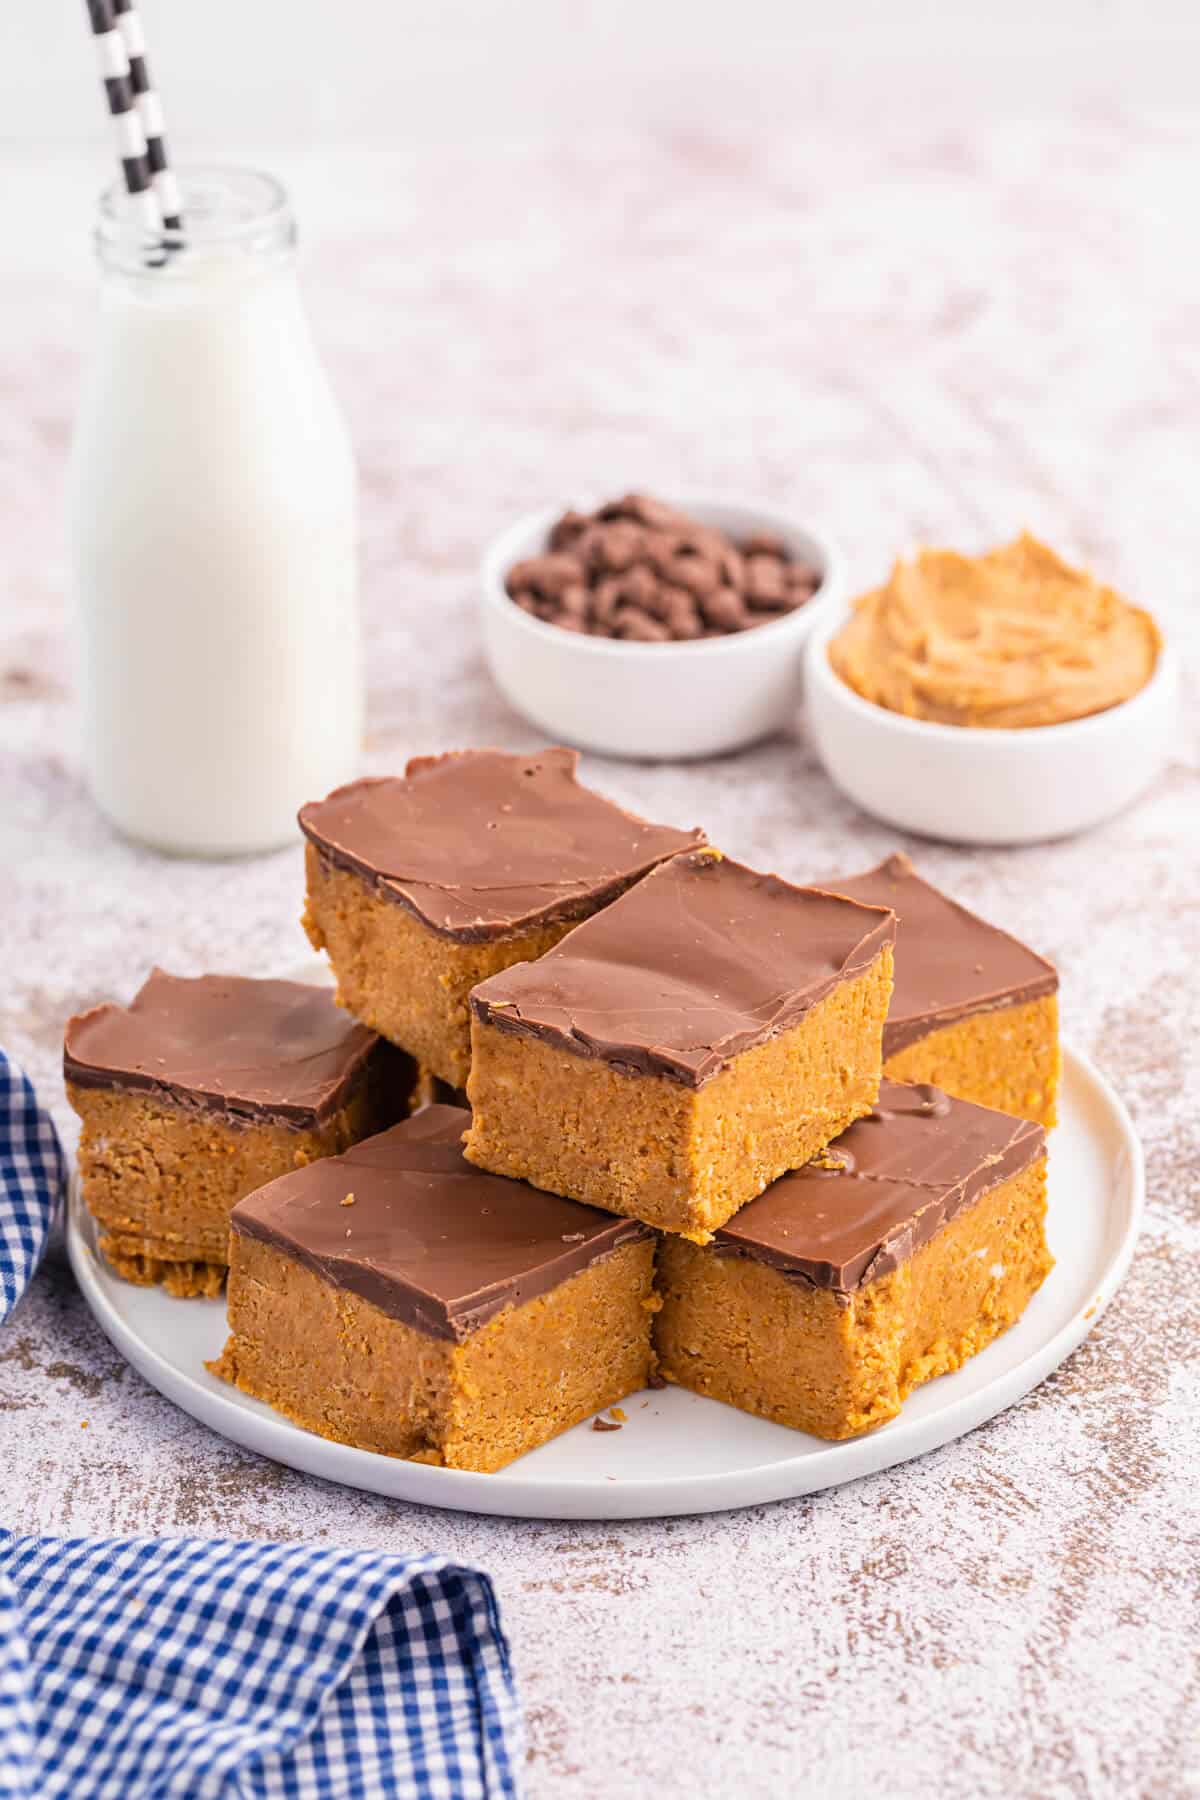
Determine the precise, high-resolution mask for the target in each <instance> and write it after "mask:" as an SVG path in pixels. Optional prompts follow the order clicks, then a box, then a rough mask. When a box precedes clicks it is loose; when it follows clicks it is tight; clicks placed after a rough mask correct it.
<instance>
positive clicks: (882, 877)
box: [824, 855, 1058, 1057]
mask: <svg viewBox="0 0 1200 1800" xmlns="http://www.w3.org/2000/svg"><path fill="white" fill-rule="evenodd" d="M824 886H826V887H828V888H829V889H830V890H831V891H832V892H834V893H838V894H848V895H849V896H850V898H851V899H852V900H865V901H866V902H867V903H868V904H869V905H871V906H890V907H892V908H893V909H894V911H895V913H896V918H897V931H896V985H895V987H894V988H893V990H892V1004H891V1009H890V1011H889V1012H888V1019H887V1024H886V1025H885V1026H884V1028H883V1054H884V1056H885V1057H888V1056H894V1055H895V1053H896V1052H897V1051H898V1050H904V1049H906V1048H907V1047H908V1045H909V1044H915V1043H916V1042H917V1041H918V1039H920V1038H923V1037H926V1036H928V1034H929V1033H930V1032H931V1031H937V1030H939V1029H940V1028H941V1026H943V1025H955V1024H957V1023H958V1021H959V1020H960V1019H968V1018H970V1017H971V1015H972V1014H973V1013H981V1012H994V1011H996V1010H997V1009H998V1008H1000V1007H1002V1006H1020V1005H1021V1004H1022V1003H1023V1002H1025V1001H1027V1000H1039V999H1041V998H1043V997H1044V996H1045V995H1046V994H1053V993H1055V992H1056V991H1057V988H1058V975H1057V973H1056V972H1055V969H1054V967H1053V965H1052V964H1051V963H1048V962H1047V961H1046V959H1045V957H1044V956H1038V954H1037V953H1036V951H1033V950H1029V949H1027V948H1026V946H1025V945H1024V944H1022V943H1020V942H1019V941H1018V940H1017V939H1016V938H1014V937H1010V936H1009V935H1008V933H1007V932H1006V931H1001V930H999V928H998V927H997V926H995V925H988V924H987V923H986V922H985V921H984V920H983V919H980V918H977V917H976V915H975V914H974V913H972V912H968V911H967V909H966V907H965V906H960V905H959V904H958V902H957V901H956V900H951V898H950V896H949V895H948V894H943V893H941V892H940V890H939V889H937V888H935V887H931V886H930V884H929V882H927V881H923V880H922V879H921V877H920V876H919V875H918V874H917V872H916V870H915V869H914V868H913V866H912V864H911V863H910V862H909V860H908V858H907V856H901V855H895V856H889V857H887V858H886V859H885V860H884V861H883V862H881V863H880V865H879V867H878V868H877V869H869V870H868V871H867V872H866V874H865V875H854V876H850V877H846V878H843V877H839V878H838V879H836V880H832V881H828V882H825V883H824Z"/></svg>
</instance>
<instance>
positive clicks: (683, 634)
mask: <svg viewBox="0 0 1200 1800" xmlns="http://www.w3.org/2000/svg"><path fill="white" fill-rule="evenodd" d="M659 594H660V597H661V599H662V602H663V611H662V613H661V615H660V616H661V617H662V618H663V619H665V620H666V623H667V624H668V626H669V627H670V630H671V636H672V637H676V638H694V637H699V636H700V633H701V631H702V630H703V621H702V620H701V617H700V609H699V607H698V606H697V605H696V602H695V600H694V599H693V598H692V596H691V594H689V593H688V591H687V589H686V588H679V587H666V586H663V587H662V588H660V589H659Z"/></svg>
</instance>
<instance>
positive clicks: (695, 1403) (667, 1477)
mask: <svg viewBox="0 0 1200 1800" xmlns="http://www.w3.org/2000/svg"><path fill="white" fill-rule="evenodd" d="M1060 1116H1061V1123H1060V1124H1059V1126H1058V1127H1057V1129H1056V1130H1055V1131H1054V1132H1053V1134H1052V1136H1051V1150H1050V1208H1049V1219H1048V1224H1047V1233H1048V1236H1049V1240H1050V1248H1051V1250H1052V1252H1053V1253H1054V1255H1055V1257H1056V1258H1057V1259H1058V1260H1057V1263H1056V1265H1055V1268H1054V1270H1053V1272H1052V1273H1051V1275H1050V1277H1049V1278H1048V1280H1047V1281H1046V1282H1045V1284H1044V1286H1043V1287H1042V1289H1041V1291H1040V1292H1039V1293H1038V1294H1036V1295H1035V1297H1034V1299H1033V1301H1032V1302H1031V1304H1030V1305H1029V1307H1028V1309H1027V1310H1026V1312H1025V1315H1024V1317H1023V1318H1022V1319H1020V1320H1019V1321H1018V1323H1017V1324H1016V1325H1014V1326H1013V1327H1012V1329H1011V1330H1010V1331H1007V1332H1005V1334H1004V1336H1003V1337H1001V1338H998V1339H997V1340H996V1342H995V1343H993V1344H991V1345H989V1347H988V1348H987V1349H986V1350H984V1351H983V1352H982V1353H981V1354H980V1355H979V1356H976V1357H974V1358H973V1359H972V1360H971V1361H970V1362H969V1363H967V1364H966V1365H965V1366H964V1367H963V1368H961V1369H958V1370H956V1371H955V1373H954V1374H953V1375H943V1376H942V1377H941V1378H940V1379H939V1380H937V1381H931V1382H928V1383H927V1384H926V1385H925V1386H924V1387H922V1388H918V1389H917V1391H916V1393H915V1394H913V1395H912V1397H911V1398H910V1399H909V1400H908V1401H907V1402H906V1403H905V1407H904V1411H903V1412H902V1413H901V1415H900V1417H899V1418H897V1419H893V1420H892V1421H891V1423H890V1424H887V1425H883V1426H881V1427H880V1428H879V1429H878V1430H877V1431H873V1432H871V1433H869V1434H868V1435H867V1436H866V1437H861V1438H855V1439H853V1440H852V1441H851V1442H849V1443H843V1444H827V1443H823V1442H822V1441H821V1440H820V1439H819V1438H814V1437H808V1436H806V1435H805V1434H804V1433H803V1432H797V1431H789V1430H788V1429H787V1427H786V1426H783V1425H772V1424H770V1423H768V1422H767V1421H766V1420H765V1419H755V1418H752V1417H751V1416H750V1415H749V1414H748V1413H741V1412H737V1411H736V1410H735V1409H734V1408H733V1407H729V1406H724V1405H722V1404H721V1403H720V1402H719V1401H716V1400H704V1399H701V1398H700V1397H699V1396H698V1395H695V1394H688V1393H685V1392H684V1391H683V1389H681V1388H671V1387H669V1388H664V1389H661V1390H655V1391H650V1390H648V1391H647V1392H645V1393H642V1394H634V1395H633V1396H632V1398H630V1399H628V1400H626V1401H624V1403H623V1404H624V1410H625V1412H626V1414H627V1415H628V1423H627V1424H626V1425H625V1426H624V1428H623V1429H622V1430H621V1431H606V1432H594V1431H592V1430H591V1428H590V1425H589V1424H587V1423H585V1424H583V1425H577V1426H576V1427H575V1428H574V1430H572V1431H568V1432H566V1433H564V1435H563V1436H562V1437H559V1438H555V1439H554V1441H553V1442H552V1443H549V1444H543V1445H542V1447H541V1448H540V1449H538V1450H534V1451H531V1452H530V1454H529V1455H528V1456H523V1457H521V1458H520V1460H519V1461H517V1462H515V1463H513V1464H511V1465H510V1466H509V1467H508V1468H507V1469H503V1470H501V1471H500V1473H499V1474H496V1475H476V1474H472V1473H470V1472H469V1471H466V1470H461V1469H437V1468H430V1467H429V1466H427V1465H426V1464H424V1463H413V1462H403V1461H401V1460H400V1459H399V1458H396V1457H390V1456H379V1455H377V1454H376V1453H375V1452H373V1451H369V1450H354V1449H352V1448H350V1446H349V1445H346V1444H333V1443H330V1442H329V1441H328V1440H327V1439H325V1438H321V1437H315V1436H314V1435H313V1434H312V1433H311V1432H307V1431H304V1430H302V1429H301V1427H300V1426H298V1425H293V1424H291V1423H290V1422H289V1421H288V1420H287V1419H284V1418H281V1417H280V1416H279V1415H278V1414H277V1413H274V1412H272V1411H271V1410H270V1408H269V1407H266V1406H263V1405H262V1404H261V1403H260V1402H259V1401H257V1400H251V1399H250V1398H249V1397H248V1396H247V1395H245V1394H242V1393H239V1392H238V1391H237V1390H236V1389H235V1388H231V1387H228V1386H227V1385H226V1384H225V1383H224V1382H221V1381H217V1380H216V1379H215V1378H214V1377H213V1376H211V1375H210V1374H208V1372H207V1370H206V1369H205V1367H204V1364H205V1361H206V1360H207V1359H209V1358H211V1357H215V1356H216V1355H217V1354H218V1353H219V1352H220V1350H221V1348H222V1346H223V1344H224V1342H225V1303H224V1301H223V1300H172V1299H171V1298H170V1297H169V1296H168V1295H167V1294H164V1293H163V1292H162V1291H161V1290H160V1289H157V1288H140V1287H131V1286H130V1285H129V1284H128V1283H127V1282H123V1281H119V1280H118V1279H117V1277H116V1276H115V1275H114V1274H113V1273H112V1271H111V1270H110V1269H109V1268H108V1266H107V1264H106V1263H105V1262H104V1261H103V1259H102V1258H101V1257H100V1255H99V1254H98V1252H97V1249H96V1244H95V1237H94V1233H93V1227H92V1222H91V1219H90V1218H89V1216H88V1214H87V1212H86V1211H85V1209H84V1208H83V1206H82V1205H81V1204H80V1202H79V1199H78V1196H77V1194H74V1193H73V1194H72V1200H71V1211H70V1218H69V1222H68V1231H67V1241H68V1247H69V1250H70V1256H71V1265H72V1267H73V1268H74V1270H75V1274H76V1276H77V1278H78V1281H79V1285H80V1287H81V1288H82V1289H83V1292H84V1296H85V1298H86V1300H87V1302H88V1305H89V1306H90V1307H91V1309H92V1311H93V1313H94V1314H95V1315H96V1318H97V1319H98V1320H99V1322H100V1325H101V1326H102V1328H103V1329H104V1331H105V1332H106V1333H107V1335H108V1336H109V1337H110V1338H111V1339H112V1342H113V1343H114V1344H115V1345H116V1347H117V1349H118V1350H120V1351H121V1352H122V1354H123V1355H124V1356H126V1357H127V1358H128V1359H129V1361H130V1362H131V1363H132V1364H133V1366H134V1368H135V1369H137V1370H138V1371H139V1373H140V1374H142V1375H144V1376H145V1378H146V1380H147V1381H149V1382H150V1383H151V1384H152V1386H154V1387H156V1388H157V1389H158V1390H159V1392H160V1393H162V1394H165V1395H166V1396H167V1398H168V1399H169V1400H173V1401H175V1403H176V1405H178V1406H182V1407H183V1408H184V1410H185V1411H186V1412H189V1413H191V1414H192V1416H193V1417H194V1418H197V1419H199V1420H201V1421H202V1422H203V1423H204V1424H205V1425H210V1426H211V1427H212V1429H213V1430H214V1431H219V1432H220V1433H221V1434H222V1435H223V1436H224V1437H227V1438H231V1439H232V1440H233V1442H234V1443H235V1444H242V1445H244V1446H245V1447H246V1448H247V1449H250V1450H257V1451H259V1452H260V1453H261V1454H262V1455H263V1456H269V1457H272V1458H274V1460H275V1461H276V1462H281V1463H287V1464H288V1465H289V1466H290V1467H292V1468H294V1469H304V1470H306V1471H307V1472H308V1473H309V1474H312V1475H320V1476H323V1477H324V1478H325V1479H326V1480H328V1481H341V1482H345V1483H346V1484H347V1485H348V1486H350V1487H357V1488H366V1489H367V1490H368V1491H369V1492H371V1493H376V1494H387V1495H391V1496H393V1497H394V1498H396V1499H400V1500H411V1501H416V1502H418V1503H420V1504H421V1505H423V1506H447V1507H451V1508H453V1509H454V1510H455V1511H457V1512H479V1513H500V1514H505V1515H507V1516H510V1517H515V1518H527V1519H641V1518H655V1517H662V1516H664V1515H666V1514H671V1513H694V1512H720V1511H722V1510H724V1509H725V1508H727V1507H735V1506H753V1505H757V1504H758V1503H759V1502H761V1501H766V1500H782V1499H786V1498H788V1497H789V1496H791V1495H793V1494H807V1493H811V1492H813V1491H814V1490H815V1489H818V1488H827V1487H835V1486H837V1485H839V1484H840V1483H841V1482H843V1481H853V1480H854V1479H855V1478H856V1477H857V1476H859V1475H870V1474H873V1473H874V1472H875V1471H876V1470H877V1469H886V1468H889V1467H890V1466H891V1465H892V1464H893V1463H899V1462H904V1461H906V1460H907V1458H909V1457H910V1456H920V1455H923V1454H924V1452H925V1451H927V1450H934V1449H936V1448H937V1447H938V1446H939V1445H941V1444H946V1443H949V1442H950V1440H951V1439H952V1438H956V1437H961V1436H962V1434H963V1433H964V1432H967V1431H970V1430H971V1429H972V1428H973V1427H974V1426H976V1425H981V1424H982V1423H983V1421H984V1420H985V1419H990V1418H992V1417H993V1415H994V1414H996V1413H998V1412H1000V1411H1002V1410H1003V1408H1004V1407H1006V1406H1011V1405H1012V1403H1013V1401H1014V1400H1019V1399H1020V1398H1021V1396H1022V1395H1023V1394H1027V1393H1028V1392H1029V1390H1030V1388H1033V1387H1036V1386H1037V1384H1038V1382H1039V1381H1042V1380H1044V1379H1045V1377H1046V1376H1047V1375H1049V1374H1050V1372H1051V1370H1052V1369H1056V1368H1057V1367H1058V1365H1059V1363H1061V1362H1062V1361H1063V1359H1064V1358H1065V1357H1067V1356H1069V1355H1070V1353H1071V1351H1072V1350H1074V1349H1075V1347H1076V1345H1077V1344H1079V1343H1080V1342H1081V1341H1082V1340H1083V1339H1084V1338H1085V1337H1086V1336H1087V1334H1088V1332H1089V1331H1090V1330H1091V1328H1092V1326H1093V1325H1094V1324H1095V1322H1096V1320H1097V1319H1098V1318H1099V1316H1100V1314H1101V1312H1102V1311H1103V1310H1104V1308H1105V1306H1106V1305H1107V1304H1108V1302H1109V1301H1110V1300H1111V1299H1112V1297H1113V1294H1114V1293H1115V1292H1116V1290H1117V1287H1118V1286H1119V1284H1120V1282H1121V1279H1122V1277H1123V1275H1124V1274H1125V1270H1126V1269H1127V1267H1128V1266H1129V1259H1130V1256H1131V1255H1132V1253H1133V1246H1134V1241H1135V1239H1136V1237H1137V1232H1138V1226H1139V1224H1140V1221H1141V1214H1142V1201H1143V1192H1144V1175H1143V1167H1142V1152H1141V1146H1140V1145H1139V1143H1138V1140H1137V1137H1136V1136H1135V1134H1134V1130H1133V1127H1132V1125H1131V1124H1130V1121H1129V1116H1128V1114H1127V1113H1126V1111H1125V1108H1124V1106H1123V1105H1122V1104H1121V1102H1120V1100H1119V1099H1118V1098H1117V1096H1116V1094H1115V1093H1114V1092H1113V1090H1112V1088H1111V1087H1110V1086H1109V1084H1108V1082H1107V1081H1105V1079H1104V1077H1103V1076H1102V1075H1100V1074H1099V1073H1098V1071H1097V1070H1096V1069H1095V1068H1093V1066H1092V1065H1091V1063H1090V1062H1088V1060H1087V1058H1086V1057H1083V1056H1080V1055H1079V1054H1078V1053H1077V1052H1075V1051H1071V1050H1067V1051H1065V1053H1064V1067H1063V1088H1062V1094H1061V1096H1060Z"/></svg>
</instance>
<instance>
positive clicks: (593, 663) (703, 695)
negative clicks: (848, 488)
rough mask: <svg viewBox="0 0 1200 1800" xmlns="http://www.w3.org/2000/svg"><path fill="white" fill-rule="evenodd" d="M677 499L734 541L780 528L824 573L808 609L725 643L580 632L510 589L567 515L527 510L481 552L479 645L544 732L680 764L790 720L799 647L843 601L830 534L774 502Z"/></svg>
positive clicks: (605, 751) (505, 690) (508, 692)
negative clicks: (515, 598)
mask: <svg viewBox="0 0 1200 1800" xmlns="http://www.w3.org/2000/svg"><path fill="white" fill-rule="evenodd" d="M672 504H673V505H675V506H677V507H678V508H679V509H680V511H681V512H685V513H689V514H690V515H691V516H692V517H693V518H696V519H699V520H700V521H701V522H702V523H703V524H705V525H713V526H716V527H718V528H719V529H720V530H721V531H725V532H728V534H729V535H730V536H731V537H733V538H735V539H742V538H745V537H749V536H750V535H751V533H752V532H755V531H774V532H777V533H778V534H779V536H780V537H781V538H782V539H783V541H784V543H785V544H786V545H787V547H788V549H789V550H790V551H791V553H792V555H793V556H795V557H798V558H802V559H803V560H804V561H805V562H808V563H811V564H812V566H813V567H814V568H815V569H817V570H819V572H820V574H821V586H820V587H819V588H818V589H817V592H816V593H815V594H814V595H813V598H812V599H811V600H810V601H809V602H808V604H807V606H802V607H800V608H799V609H798V611H796V612H793V613H788V614H786V615H785V616H784V617H783V618H781V619H775V620H772V622H771V623H770V624H769V625H756V626H754V627H753V628H752V629H751V630H749V631H741V632H737V633H735V634H733V635H732V636H730V637H721V638H700V639H697V640H696V641H695V642H692V643H681V644H645V643H629V642H625V641H623V640H620V639H611V638H592V637H582V636H580V635H579V634H578V633H577V632H573V631H561V630H560V629H559V628H558V626H556V625H546V624H544V623H543V622H542V620H541V619H534V618H531V617H530V616H529V614H528V613H525V612H522V611H521V608H520V607H519V606H514V605H513V602H512V601H511V600H510V599H509V597H508V594H507V593H506V591H505V587H504V578H505V576H506V575H507V573H508V571H509V569H511V568H512V566H513V564H514V563H517V562H521V561H523V560H524V559H525V558H526V557H529V556H537V555H539V554H541V552H542V551H544V550H545V548H546V540H547V537H548V535H549V532H550V528H551V526H552V525H553V524H554V521H555V520H556V519H557V518H559V517H561V511H562V509H561V508H557V507H556V508H552V509H550V510H547V511H544V512H537V513H531V514H529V515H528V517H526V518H523V519H520V520H519V521H518V522H517V523H516V524H515V525H512V526H510V527H509V529H508V530H507V531H504V532H501V534H500V536H499V537H498V538H496V539H495V541H494V542H493V543H492V544H491V546H490V547H489V549H488V550H487V552H486V553H485V555H484V558H483V564H482V569H481V575H482V581H483V644H484V650H485V652H486V654H487V659H488V664H489V666H490V668H491V671H492V674H493V676H494V677H495V680H496V684H497V686H498V687H499V688H500V691H501V693H502V694H503V695H504V697H505V699H506V700H508V702H509V703H510V705H512V706H514V707H515V708H516V709H517V711H518V712H520V713H523V714H524V715H525V717H526V718H527V719H529V720H531V721H532V723H533V724H534V725H536V726H537V727H538V729H539V730H540V731H543V732H545V733H546V734H547V736H548V737H551V738H553V739H555V740H556V741H558V742H562V743H566V744H576V745H578V746H579V747H580V748H581V749H583V750H593V751H596V752H597V753H598V754H599V755H602V756H625V757H633V758H640V759H644V760H647V761H654V762H667V761H672V762H673V761H676V760H682V759H684V758H690V757H697V756H718V755H721V754H722V753H723V752H725V751H728V750H737V749H740V748H741V747H742V745H744V744H751V743H754V742H755V740H756V739H758V738H763V737H766V736H768V735H769V734H770V733H771V732H773V731H779V730H781V729H782V728H783V727H785V726H787V725H790V724H791V723H792V720H793V718H794V716H795V710H796V701H797V698H798V696H799V691H800V677H801V665H802V662H803V651H804V644H805V642H806V640H807V639H808V637H809V636H810V634H811V633H812V631H813V630H814V629H815V627H816V626H817V624H818V623H819V622H820V621H821V620H822V619H823V618H825V617H826V616H827V615H828V614H829V613H830V611H831V610H837V608H838V606H839V604H840V602H841V601H842V599H843V597H844V594H845V582H844V578H843V574H842V559H841V557H840V556H839V555H838V552H837V551H836V549H835V548H834V546H833V545H832V544H831V543H830V541H829V540H828V538H826V537H824V536H823V535H821V534H819V533H817V532H816V531H814V530H812V528H811V527H808V526H801V525H798V524H797V523H796V522H795V521H794V520H792V519H790V518H788V517H787V516H786V515H784V514H781V513H777V512H773V511H772V510H771V509H770V508H769V507H765V506H753V505H740V504H737V503H735V502H732V501H728V502H719V501H716V500H712V501H710V500H705V499H692V498H689V497H687V496H684V497H682V498H675V499H673V500H672Z"/></svg>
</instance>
